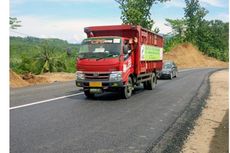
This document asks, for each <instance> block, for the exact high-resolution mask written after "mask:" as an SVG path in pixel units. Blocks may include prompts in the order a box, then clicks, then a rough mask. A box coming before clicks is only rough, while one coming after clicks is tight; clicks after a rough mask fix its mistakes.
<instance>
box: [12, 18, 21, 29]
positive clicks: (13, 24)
mask: <svg viewBox="0 0 230 153" xmlns="http://www.w3.org/2000/svg"><path fill="white" fill-rule="evenodd" d="M20 22H21V21H18V19H17V18H13V17H10V28H11V29H17V28H18V27H21V25H20V24H19V23H20Z"/></svg>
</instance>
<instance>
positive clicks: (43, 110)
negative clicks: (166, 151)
mask: <svg viewBox="0 0 230 153" xmlns="http://www.w3.org/2000/svg"><path fill="white" fill-rule="evenodd" d="M215 70H216V69H194V70H187V71H183V72H180V73H179V77H177V78H175V79H173V80H159V81H158V85H157V87H156V89H154V90H153V91H147V90H143V88H142V87H140V88H138V89H137V90H136V91H135V93H134V94H133V95H132V97H131V98H130V99H128V100H125V99H121V98H120V96H119V94H115V93H106V94H103V95H100V96H98V97H97V98H96V99H94V100H89V99H86V98H85V96H84V95H83V94H82V93H80V91H78V89H79V88H76V87H75V85H74V82H73V81H71V82H67V83H54V84H51V85H39V86H35V87H27V88H21V89H11V93H10V107H11V108H10V152H11V153H110V152H111V153H135V152H137V153H141V152H145V150H146V148H148V147H149V146H150V145H151V144H153V143H154V142H156V141H158V138H159V137H160V136H161V135H162V134H163V133H164V132H165V130H166V129H167V128H168V127H169V126H170V125H171V124H172V123H173V122H174V121H175V120H176V119H177V117H178V116H179V115H180V114H181V112H183V110H184V109H185V107H186V106H187V105H188V103H189V102H190V101H191V99H192V98H193V96H194V95H195V94H196V92H197V89H198V88H199V87H200V85H201V83H202V81H203V79H204V78H205V76H207V75H208V74H209V73H210V72H213V71H215ZM76 93H78V94H76ZM73 94H75V95H73ZM69 95H70V96H69ZM57 97H59V98H57ZM54 98H56V99H54Z"/></svg>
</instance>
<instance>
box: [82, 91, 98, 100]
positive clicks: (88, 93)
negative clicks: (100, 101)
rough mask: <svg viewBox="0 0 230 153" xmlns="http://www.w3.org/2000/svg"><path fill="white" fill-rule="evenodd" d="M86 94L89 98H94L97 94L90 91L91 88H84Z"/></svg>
mask: <svg viewBox="0 0 230 153" xmlns="http://www.w3.org/2000/svg"><path fill="white" fill-rule="evenodd" d="M84 94H85V96H86V97H87V98H89V99H92V98H94V95H95V94H93V93H90V92H89V90H84Z"/></svg>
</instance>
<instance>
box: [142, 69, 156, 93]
mask: <svg viewBox="0 0 230 153" xmlns="http://www.w3.org/2000/svg"><path fill="white" fill-rule="evenodd" d="M156 83H157V78H156V75H155V73H153V74H152V76H151V80H148V81H146V82H144V89H147V90H153V89H154V88H155V87H156Z"/></svg>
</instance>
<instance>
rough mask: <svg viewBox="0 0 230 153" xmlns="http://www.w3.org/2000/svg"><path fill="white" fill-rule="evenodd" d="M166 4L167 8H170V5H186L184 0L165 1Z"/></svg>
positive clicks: (181, 6)
mask: <svg viewBox="0 0 230 153" xmlns="http://www.w3.org/2000/svg"><path fill="white" fill-rule="evenodd" d="M164 6H165V7H167V8H169V7H178V8H183V7H185V2H184V1H182V0H171V1H167V2H165V3H164Z"/></svg>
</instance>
